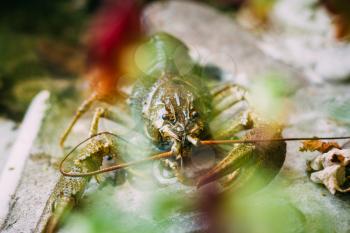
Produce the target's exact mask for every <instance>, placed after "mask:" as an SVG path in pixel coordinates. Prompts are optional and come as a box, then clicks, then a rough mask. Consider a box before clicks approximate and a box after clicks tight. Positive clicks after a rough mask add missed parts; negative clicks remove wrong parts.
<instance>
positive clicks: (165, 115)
mask: <svg viewBox="0 0 350 233" xmlns="http://www.w3.org/2000/svg"><path fill="white" fill-rule="evenodd" d="M162 119H163V120H165V121H166V120H169V115H168V114H166V113H164V114H162Z"/></svg>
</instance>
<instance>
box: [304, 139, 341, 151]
mask: <svg viewBox="0 0 350 233" xmlns="http://www.w3.org/2000/svg"><path fill="white" fill-rule="evenodd" d="M333 148H337V149H341V147H340V146H339V144H338V143H336V142H322V141H320V140H306V141H303V145H302V146H301V147H300V148H299V151H302V152H304V151H311V152H312V151H319V152H321V153H327V152H328V151H330V150H331V149H333Z"/></svg>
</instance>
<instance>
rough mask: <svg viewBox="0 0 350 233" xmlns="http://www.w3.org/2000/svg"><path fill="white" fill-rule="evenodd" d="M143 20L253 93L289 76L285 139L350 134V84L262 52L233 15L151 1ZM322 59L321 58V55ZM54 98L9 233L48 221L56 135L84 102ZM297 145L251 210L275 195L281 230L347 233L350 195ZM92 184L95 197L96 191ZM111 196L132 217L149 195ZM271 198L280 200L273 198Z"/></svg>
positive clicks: (184, 219) (78, 134) (79, 130)
mask: <svg viewBox="0 0 350 233" xmlns="http://www.w3.org/2000/svg"><path fill="white" fill-rule="evenodd" d="M145 23H146V24H147V25H148V27H149V28H150V32H152V31H158V30H164V31H166V32H169V33H171V34H173V35H175V36H177V37H179V38H180V39H181V40H183V41H184V42H185V43H187V44H188V45H189V47H190V48H191V52H192V53H193V56H194V57H196V56H197V58H198V61H199V62H200V63H203V64H215V65H216V66H218V67H220V68H221V69H222V70H223V71H224V72H225V73H227V77H226V78H227V79H232V78H233V79H234V81H236V82H238V83H240V84H243V85H245V86H247V87H248V88H249V83H250V81H252V80H254V79H256V78H258V77H260V76H263V75H264V73H269V72H271V71H276V72H278V73H281V74H283V75H282V77H283V80H285V81H286V82H288V83H289V85H290V87H291V92H290V93H295V94H293V95H292V96H291V97H290V99H291V100H292V102H293V109H292V111H291V115H290V116H289V119H288V124H287V128H286V130H285V131H284V133H283V135H284V136H285V137H294V136H316V135H317V136H339V135H347V134H349V132H350V110H349V109H350V108H349V107H350V93H349V91H348V90H349V86H348V85H345V84H344V85H332V84H314V82H313V81H314V80H313V79H310V76H308V75H309V72H308V70H309V69H308V68H305V67H304V64H302V63H300V64H299V63H298V64H297V63H296V61H297V59H294V58H293V57H292V58H291V56H290V54H289V53H290V52H292V51H294V50H292V49H287V50H284V49H279V56H280V57H282V58H284V59H281V60H283V61H284V62H286V63H290V64H291V65H294V66H295V67H297V68H301V69H300V71H296V70H294V69H293V68H291V67H289V66H287V65H285V64H283V63H280V62H278V61H276V60H274V59H273V58H271V57H270V56H269V55H266V54H265V53H264V52H262V51H261V50H260V49H259V46H261V44H259V40H257V39H256V38H255V37H253V36H252V35H250V34H249V33H248V32H246V31H244V30H243V29H241V28H240V27H239V26H237V25H236V24H235V23H234V22H233V21H232V20H231V19H230V18H228V17H226V16H222V15H221V14H220V13H219V12H217V11H215V10H213V9H211V8H208V7H206V6H204V5H201V4H197V3H189V2H185V1H183V2H173V1H172V2H169V3H156V4H153V5H151V6H150V7H149V8H148V9H146V11H145ZM307 38H309V37H308V36H307V35H305V37H304V39H305V40H308V39H307ZM280 41H281V40H280ZM264 43H267V45H268V46H270V48H271V47H272V48H275V49H276V48H285V47H277V46H279V45H280V44H279V43H276V44H275V43H274V42H268V40H266V41H265V42H264ZM332 49H333V48H332ZM300 50H303V47H300ZM340 50H341V49H340ZM296 51H297V50H296ZM317 51H318V50H317ZM340 53H342V52H340ZM270 55H271V53H270ZM313 56H316V55H313ZM275 57H276V58H277V56H275ZM280 57H278V58H280ZM295 57H297V55H295ZM316 57H317V59H321V58H320V57H321V55H317V56H316ZM322 57H323V55H322ZM293 59H294V60H293ZM325 59H329V58H328V56H325ZM313 62H314V61H312V62H311V63H313ZM320 62H321V63H317V65H316V68H317V67H319V69H318V70H317V69H316V68H315V69H314V70H313V75H314V76H313V77H316V80H322V79H324V78H327V77H331V79H333V78H332V77H334V79H337V78H338V77H341V79H342V78H343V77H344V75H336V72H343V71H344V72H347V71H346V69H345V68H344V67H343V68H342V67H338V66H337V67H336V68H335V69H336V70H335V71H334V72H333V73H332V72H330V73H329V72H323V71H322V69H324V68H325V67H324V66H323V65H322V64H323V63H322V62H324V63H327V60H322V61H320ZM330 69H331V68H330ZM322 75H324V76H322ZM51 101H52V102H51V107H50V109H49V111H48V113H47V115H46V117H45V119H44V122H43V125H42V129H41V131H40V133H39V135H38V138H37V139H36V141H35V143H34V145H33V148H32V150H31V157H30V159H29V160H28V161H27V163H26V167H25V169H24V172H23V178H22V180H21V182H20V184H19V186H18V189H17V192H16V194H15V196H14V197H13V201H12V203H10V205H11V211H10V213H9V215H8V217H7V220H6V222H5V224H4V226H3V229H2V231H3V232H8V233H10V232H11V233H12V232H33V231H34V232H39V231H40V230H41V229H42V227H43V221H45V220H46V219H47V213H45V211H44V209H45V205H46V202H47V200H48V198H49V195H50V193H51V192H52V190H53V188H54V185H55V183H56V182H57V180H58V177H59V173H58V171H57V161H58V159H59V158H61V156H62V155H63V152H62V151H61V149H60V148H59V146H58V138H59V135H60V134H61V133H62V131H63V129H64V127H65V126H66V125H67V123H68V121H69V119H70V117H71V116H72V114H73V111H74V109H76V107H77V105H78V103H80V100H76V99H74V100H72V99H71V100H63V102H62V101H57V99H55V98H53V99H52V100H51ZM63 109H64V110H63ZM90 119H91V114H87V116H86V117H84V119H83V120H82V121H81V122H80V123H79V124H78V125H77V127H76V128H75V130H74V132H73V134H72V135H73V136H72V137H71V138H70V139H69V145H74V144H75V143H77V142H79V141H80V140H81V139H82V138H85V137H86V135H87V130H88V127H87V126H88V125H89V121H90ZM339 143H340V144H341V143H343V142H339ZM299 146H300V144H299V143H297V142H288V146H287V158H286V161H285V164H284V166H283V168H282V170H281V172H280V174H279V175H278V176H277V177H276V179H275V180H274V181H273V182H272V183H271V184H270V185H268V186H267V187H266V188H265V189H264V190H262V191H261V192H259V195H261V196H263V197H264V196H269V198H267V199H266V198H262V199H255V202H252V205H253V206H254V205H256V206H259V205H261V204H262V203H263V202H266V200H271V199H272V197H273V199H275V200H277V202H276V201H274V202H273V204H272V205H271V206H273V205H274V206H276V205H277V206H278V205H279V206H287V207H286V208H285V209H286V210H287V211H286V212H285V213H281V214H286V215H287V216H285V217H286V218H288V220H289V221H286V222H283V224H286V228H285V231H283V232H295V233H297V232H298V233H299V232H300V233H302V232H305V233H318V232H324V233H328V232H329V233H331V232H332V233H333V232H337V233H349V229H350V221H349V219H350V196H349V194H336V195H332V194H330V193H329V192H328V191H327V189H326V188H324V187H323V186H322V185H318V184H315V183H312V182H311V181H310V179H309V177H308V174H307V173H306V171H305V170H306V160H308V159H312V158H313V157H315V156H316V155H317V153H310V152H308V153H301V152H299V150H298V148H299ZM94 187H95V186H93V187H92V188H91V190H90V192H93V191H94V190H96V187H95V188H94ZM119 189H122V190H119ZM177 190H178V189H177V188H176V187H175V188H174V189H173V190H170V191H169V190H167V193H171V192H176V191H177ZM276 190H277V191H276ZM119 191H120V192H119ZM111 192H112V193H111V195H113V196H115V198H116V200H117V202H120V203H123V204H122V205H120V207H121V208H124V209H126V210H127V211H131V212H136V213H137V212H138V208H139V207H140V203H141V204H142V202H144V200H145V199H142V198H141V199H139V200H138V197H145V196H144V195H141V196H140V193H144V192H143V191H135V189H133V188H130V186H129V185H124V186H121V187H120V186H119V187H117V188H116V189H115V190H113V191H111ZM160 192H162V190H161V191H160ZM163 192H164V190H163ZM271 193H273V194H274V195H270V194H271ZM271 196H272V197H271ZM126 197H127V198H126ZM126 203H130V204H126ZM256 208H258V207H256ZM196 217H197V216H195V215H193V216H191V215H188V216H177V217H175V218H174V221H178V222H179V224H178V226H182V227H183V228H186V229H187V230H190V231H191V230H193V231H195V230H198V226H197V225H195V224H193V219H195V218H196ZM181 231H182V228H181V227H180V228H176V229H175V228H174V229H173V231H172V232H181Z"/></svg>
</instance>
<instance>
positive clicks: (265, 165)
mask: <svg viewBox="0 0 350 233" xmlns="http://www.w3.org/2000/svg"><path fill="white" fill-rule="evenodd" d="M141 48H142V51H141V52H140V54H141V55H142V54H143V55H146V56H145V57H146V59H143V60H142V59H141V60H142V64H141V66H142V71H143V74H142V75H140V77H139V78H138V80H137V82H136V83H135V84H134V86H133V88H132V89H133V90H132V93H131V94H130V96H129V98H128V99H129V105H128V106H129V112H130V117H122V116H123V114H121V112H120V111H121V110H120V108H117V107H116V106H112V105H109V106H107V107H98V108H96V109H95V111H94V117H93V119H92V122H91V127H90V138H89V139H88V140H90V141H89V143H88V144H87V146H85V147H84V148H83V149H82V150H81V151H80V153H79V156H78V157H77V158H76V159H75V160H74V162H73V166H72V167H71V169H70V171H69V172H67V171H65V170H64V169H63V166H62V164H61V167H60V170H61V172H62V174H63V176H62V178H61V180H60V182H59V185H58V186H57V187H56V191H55V192H54V193H53V195H52V203H53V209H52V211H53V214H52V216H51V218H50V220H49V222H48V225H47V228H46V229H47V231H48V232H50V231H54V229H55V227H56V225H57V223H58V221H59V219H60V217H61V216H62V215H63V214H64V213H65V212H66V211H69V210H70V209H71V208H73V206H74V205H75V203H76V202H77V201H78V200H79V198H80V197H81V195H82V194H83V192H84V188H85V186H86V185H87V183H88V182H89V180H90V177H91V176H93V175H98V174H100V173H103V172H107V171H113V170H118V169H123V168H125V169H128V168H129V167H130V166H132V165H137V164H140V163H144V162H147V161H151V160H161V166H160V167H158V168H159V169H165V170H167V171H168V172H169V173H171V174H172V176H173V177H176V178H177V180H178V181H179V182H180V183H183V184H185V185H194V186H197V187H201V186H203V185H205V184H207V183H209V182H212V181H218V182H219V183H220V184H222V186H223V187H224V188H225V189H226V190H238V189H240V188H244V187H246V186H248V184H250V183H252V182H254V179H255V178H256V177H257V176H260V181H259V185H258V186H256V187H255V189H256V188H260V187H262V186H264V185H266V184H267V183H269V182H270V181H271V180H272V179H273V178H274V177H275V175H276V174H277V173H278V172H279V170H280V168H281V167H282V165H283V162H284V160H285V156H286V143H285V139H283V138H282V136H281V132H282V129H283V128H282V127H281V126H280V125H279V124H277V123H275V122H270V121H267V120H265V119H262V118H261V116H259V115H258V114H256V113H255V112H254V109H252V108H251V106H250V104H249V98H247V94H248V92H247V91H246V90H245V89H244V88H242V87H240V86H238V85H235V84H233V83H230V82H227V83H222V81H221V80H218V79H217V78H216V77H212V75H211V74H210V73H207V72H206V71H205V69H204V68H203V67H201V66H199V65H198V64H196V63H195V62H194V61H193V60H192V59H191V57H190V55H189V51H188V48H187V47H186V45H184V44H183V43H182V42H181V41H179V40H178V39H176V38H175V37H173V36H171V35H169V34H166V33H157V34H155V35H153V36H152V37H151V38H150V39H149V40H148V41H147V42H146V43H145V44H144V45H143V46H142V47H141ZM96 101H98V96H97V95H96V94H93V95H92V96H91V97H90V98H89V99H87V100H86V101H84V103H83V104H82V105H81V106H80V107H79V109H78V111H77V113H76V115H75V117H74V118H73V120H72V121H71V123H70V125H69V126H68V128H67V129H66V131H65V132H64V134H63V136H62V138H61V145H63V144H64V142H65V140H66V138H67V136H68V134H69V133H70V132H71V130H72V128H73V126H74V125H75V123H76V122H77V121H78V119H79V118H80V117H81V116H82V115H83V114H84V113H85V112H87V111H88V110H89V109H90V108H91V106H92V104H93V103H94V102H96ZM101 118H105V119H109V120H111V121H115V122H118V123H121V124H122V125H126V127H127V125H128V124H130V122H134V124H133V125H134V127H133V130H135V131H137V133H138V134H140V135H143V136H144V138H147V140H148V141H149V142H150V144H151V147H150V148H151V149H150V150H151V151H152V153H154V154H155V155H153V156H149V157H145V158H141V159H140V160H139V161H133V162H125V159H124V158H123V153H121V152H120V147H119V145H118V143H116V141H115V140H112V139H111V138H113V137H114V136H115V137H117V138H122V136H120V135H118V132H116V134H117V135H115V134H113V133H110V132H102V133H101V132H99V122H100V120H101ZM135 122H136V123H135ZM290 140H299V139H293V138H292V139H290ZM222 144H228V145H229V144H232V145H233V146H232V147H229V148H227V145H224V146H222ZM220 145H221V146H220ZM210 146H212V147H214V148H215V149H214V151H215V156H214V158H213V159H214V161H215V162H214V163H213V165H212V166H210V167H206V168H204V169H192V168H193V166H192V165H193V160H192V158H193V153H195V151H196V150H198V148H206V147H210ZM225 146H226V147H225ZM145 153H146V152H145ZM105 156H109V157H110V158H112V159H113V160H114V161H115V162H117V164H115V165H112V166H108V167H105V168H102V169H101V165H102V162H103V159H104V157H105ZM64 161H65V159H64ZM64 161H63V162H64ZM99 169H100V170H99ZM127 171H128V170H127ZM188 171H190V172H188ZM261 174H263V175H261Z"/></svg>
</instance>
